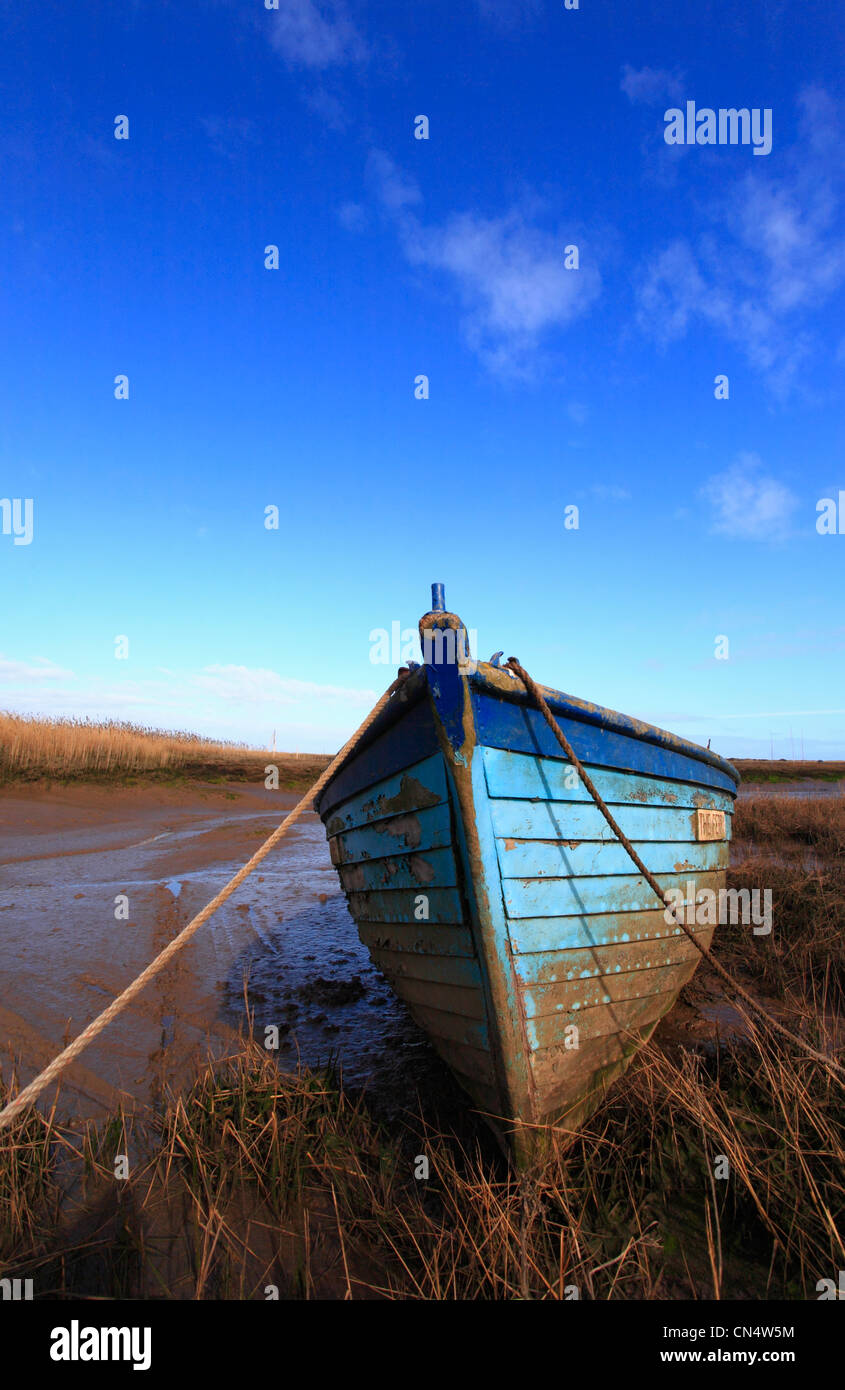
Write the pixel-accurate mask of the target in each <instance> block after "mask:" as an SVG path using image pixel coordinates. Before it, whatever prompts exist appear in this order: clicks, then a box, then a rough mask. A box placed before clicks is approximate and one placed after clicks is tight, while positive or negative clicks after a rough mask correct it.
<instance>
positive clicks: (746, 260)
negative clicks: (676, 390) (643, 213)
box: [636, 88, 845, 395]
mask: <svg viewBox="0 0 845 1390" xmlns="http://www.w3.org/2000/svg"><path fill="white" fill-rule="evenodd" d="M799 107H800V113H801V114H800V137H799V140H798V142H797V144H796V146H795V147H794V148H793V149H792V150H790V151H787V152H786V153H785V156H784V160H783V167H784V168H785V172H784V173H782V174H780V175H778V174H775V173H769V172H768V171H766V170H763V171H760V170H757V169H755V170H753V171H752V172H746V173H745V174H744V175H743V176H742V177H741V178H739V179H736V180H734V181H733V182H732V183H731V185H730V187H729V190H728V192H727V193H726V194H725V195H724V196H722V197H721V198H716V199H712V198H711V199H710V200H709V202H708V215H709V218H710V222H711V225H710V226H709V227H708V228H707V229H706V230H704V231H703V232H702V234H701V235H700V236H699V237H698V239H697V240H695V241H693V240H691V239H689V238H686V237H684V238H678V239H676V240H674V241H672V242H670V243H669V244H667V245H666V246H664V247H663V248H662V249H661V250H660V251H658V252H656V253H654V254H652V255H650V256H649V258H648V260H647V261H646V262H644V264H643V265H642V267H641V268H640V271H639V274H638V276H637V281H636V297H637V321H638V324H639V326H640V328H641V329H642V330H643V331H644V332H646V333H647V334H648V335H649V336H651V337H653V338H654V339H655V340H656V341H657V342H658V343H660V344H661V345H663V346H665V345H666V344H668V343H670V342H672V341H673V340H677V339H680V338H683V337H684V335H685V334H686V333H687V331H688V330H689V329H690V328H692V327H693V326H694V325H695V324H696V323H701V322H705V323H710V324H711V325H712V326H713V327H714V328H716V329H718V330H719V331H720V332H721V333H723V334H724V336H725V337H726V338H727V339H729V340H730V341H731V342H733V343H734V344H736V346H738V347H739V348H740V350H741V351H742V352H743V353H744V355H745V357H746V358H747V360H748V362H749V363H750V364H751V366H752V367H754V368H755V369H756V370H757V371H758V372H760V373H761V374H762V375H763V376H764V377H765V379H766V381H767V383H768V385H769V386H770V387H771V388H772V389H773V391H775V392H776V393H777V394H780V395H784V394H786V393H787V392H788V391H789V390H790V389H791V388H792V386H793V385H794V384H795V381H796V379H797V377H798V374H799V372H800V371H801V370H802V369H803V368H804V367H805V364H806V363H807V360H808V358H809V357H810V356H811V355H812V353H813V352H814V351H815V350H816V346H817V345H816V341H815V337H814V332H813V330H812V329H811V327H810V324H809V322H808V317H807V316H808V315H809V314H810V313H812V312H814V311H817V310H818V309H819V308H820V306H822V305H823V304H824V303H826V302H827V301H828V300H829V299H830V298H831V296H832V295H833V294H834V292H836V291H837V290H839V289H840V287H841V286H842V284H843V283H845V230H843V220H842V211H843V195H845V172H843V168H842V163H841V160H840V159H839V158H838V157H834V152H835V150H836V149H837V148H838V145H839V142H840V138H841V125H842V122H841V117H840V115H839V113H838V112H837V110H836V108H835V106H834V103H833V102H832V101H831V99H830V98H829V97H828V96H827V94H826V93H824V92H823V91H821V90H820V89H818V88H809V89H807V90H805V91H804V92H803V93H802V94H801V97H800V99H799ZM830 352H831V356H833V355H834V352H835V346H834V345H833V344H831V347H830Z"/></svg>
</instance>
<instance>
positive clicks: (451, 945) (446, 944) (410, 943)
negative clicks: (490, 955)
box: [358, 922, 475, 956]
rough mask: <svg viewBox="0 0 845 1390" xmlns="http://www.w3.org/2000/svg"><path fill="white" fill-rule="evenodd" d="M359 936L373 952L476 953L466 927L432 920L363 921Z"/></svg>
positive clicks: (418, 953)
mask: <svg viewBox="0 0 845 1390" xmlns="http://www.w3.org/2000/svg"><path fill="white" fill-rule="evenodd" d="M358 935H359V936H360V938H361V940H362V941H363V943H364V945H365V946H366V947H367V948H368V949H369V950H371V951H396V952H400V951H401V952H402V953H403V954H409V953H411V952H413V953H414V954H417V955H432V956H474V955H475V946H474V944H473V940H472V935H471V933H470V932H469V930H468V928H466V927H457V926H438V925H436V924H435V923H430V922H413V923H411V924H408V923H405V922H359V923H358Z"/></svg>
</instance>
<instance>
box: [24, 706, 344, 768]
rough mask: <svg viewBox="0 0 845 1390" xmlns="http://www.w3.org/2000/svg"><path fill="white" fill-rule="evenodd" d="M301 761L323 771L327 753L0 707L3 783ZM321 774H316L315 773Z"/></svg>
mask: <svg viewBox="0 0 845 1390" xmlns="http://www.w3.org/2000/svg"><path fill="white" fill-rule="evenodd" d="M268 762H275V763H276V764H277V765H279V767H280V768H281V767H282V766H285V767H287V766H288V765H293V767H292V769H291V770H295V772H296V775H297V777H303V778H306V779H307V777H308V776H309V773H310V772H311V771H312V770H313V769H318V770H321V769H322V768H323V767H325V765H326V763H327V762H328V758H326V757H323V756H321V755H319V754H314V755H313V756H309V757H308V758H307V759H306V760H304V761H303V759H302V756H301V755H297V754H287V753H268V752H267V751H265V750H262V749H253V748H249V747H247V745H246V744H243V743H232V742H227V741H225V740H218V739H208V738H202V737H200V735H198V734H193V733H184V732H182V731H180V730H178V729H169V730H164V729H150V728H145V727H143V726H142V725H139V724H132V723H129V722H127V721H125V720H114V719H112V720H105V721H100V722H97V721H95V720H91V719H70V718H68V719H46V718H41V717H40V716H38V715H25V714H12V713H9V712H0V782H4V781H5V782H9V781H35V780H40V779H43V778H55V779H57V780H63V779H72V778H95V779H96V778H104V779H113V778H117V777H121V776H122V777H126V776H134V775H144V774H147V775H149V774H155V773H164V774H171V775H176V774H182V775H187V776H194V777H214V776H218V777H232V778H235V779H239V778H242V777H244V776H252V777H257V776H258V774H259V772H261V771H262V769H263V768H264V766H265V764H267V763H268ZM314 775H315V776H316V772H315V773H314Z"/></svg>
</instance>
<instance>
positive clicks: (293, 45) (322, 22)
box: [271, 0, 368, 69]
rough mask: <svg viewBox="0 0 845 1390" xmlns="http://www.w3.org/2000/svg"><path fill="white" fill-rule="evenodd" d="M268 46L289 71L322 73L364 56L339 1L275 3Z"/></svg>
mask: <svg viewBox="0 0 845 1390" xmlns="http://www.w3.org/2000/svg"><path fill="white" fill-rule="evenodd" d="M271 42H272V44H273V47H274V48H275V49H276V50H277V52H278V53H280V54H281V56H282V57H283V58H284V59H285V61H286V62H287V63H288V64H290V66H291V67H302V68H314V69H324V68H329V67H338V66H344V65H346V64H349V63H362V62H364V61H366V58H367V56H368V49H367V45H366V43H365V41H364V39H363V38H362V36H361V34H360V33H359V32H358V29H357V28H356V27H355V25H354V24H353V22H352V20H351V19H350V18H349V13H348V11H347V9H346V6H345V5H344V4H343V3H342V0H279V9H278V11H277V12H276V13H275V14H274V15H273V20H272V28H271Z"/></svg>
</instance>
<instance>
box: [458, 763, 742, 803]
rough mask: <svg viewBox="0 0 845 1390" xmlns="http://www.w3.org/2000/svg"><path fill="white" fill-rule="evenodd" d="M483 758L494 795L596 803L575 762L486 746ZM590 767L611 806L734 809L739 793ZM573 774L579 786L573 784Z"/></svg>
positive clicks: (592, 776)
mask: <svg viewBox="0 0 845 1390" xmlns="http://www.w3.org/2000/svg"><path fill="white" fill-rule="evenodd" d="M483 758H484V775H485V777H486V779H487V789H488V791H489V793H490V795H491V796H492V797H506V798H509V799H515V798H521V797H525V798H532V799H537V800H540V801H586V802H590V803H592V797H591V795H590V793H589V792H588V791H587V788H586V787H585V786H584V785H583V783H582V782H581V781H580V779H579V778H578V777H577V774H576V773H575V771H574V769H573V767H572V766H571V764H570V763H569V762H561V761H560V760H559V759H558V758H538V757H534V756H532V755H531V754H528V753H513V752H511V751H510V750H508V749H504V748H485V749H484V750H483ZM586 770H587V772H588V773H589V775H590V777H591V779H592V781H593V782H594V783H595V786H596V789H597V790H598V792H599V794H600V795H601V796H602V797H604V800H605V801H606V802H607V804H608V805H609V806H612V805H617V804H618V805H620V806H626V805H629V804H631V803H634V802H641V803H642V804H643V805H648V806H676V807H688V808H689V809H690V810H695V809H697V808H698V807H714V808H716V809H718V810H721V811H731V810H732V809H733V801H734V799H733V797H732V796H731V795H730V794H729V793H728V792H722V791H718V790H716V788H714V787H706V786H705V787H703V786H701V785H699V784H697V783H693V782H677V781H668V780H667V779H666V778H661V777H640V776H637V774H636V773H632V772H613V771H610V770H608V769H606V768H601V767H588V768H587V769H586ZM573 778H574V780H575V783H576V785H575V786H572V785H571V782H572V780H573Z"/></svg>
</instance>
